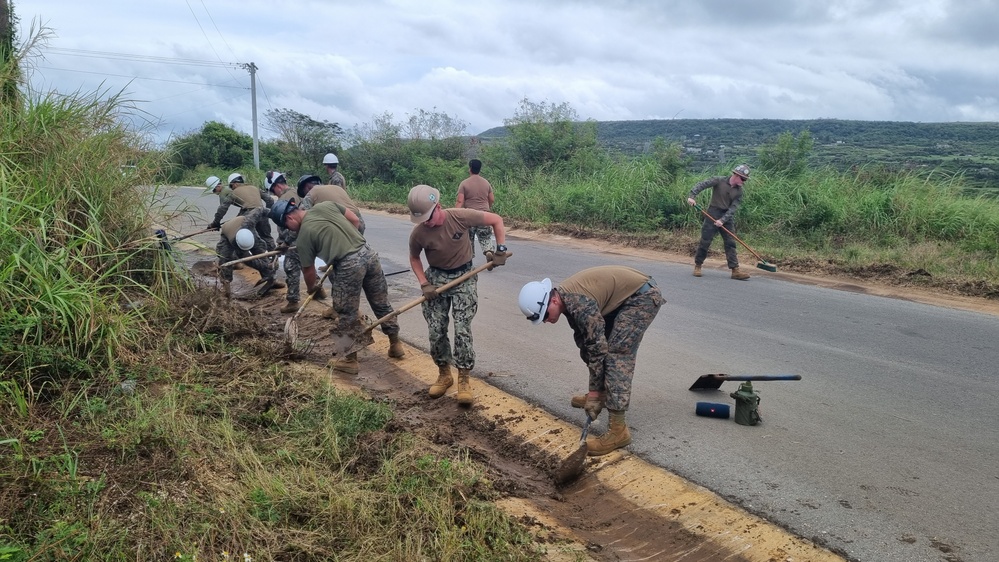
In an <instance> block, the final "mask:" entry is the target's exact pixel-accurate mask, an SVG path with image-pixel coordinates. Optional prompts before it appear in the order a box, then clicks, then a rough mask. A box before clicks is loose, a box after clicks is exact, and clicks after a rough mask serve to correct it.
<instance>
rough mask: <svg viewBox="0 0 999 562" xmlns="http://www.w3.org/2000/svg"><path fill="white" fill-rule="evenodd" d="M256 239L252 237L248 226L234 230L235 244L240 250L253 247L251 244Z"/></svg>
mask: <svg viewBox="0 0 999 562" xmlns="http://www.w3.org/2000/svg"><path fill="white" fill-rule="evenodd" d="M256 243H257V241H256V239H255V238H254V237H253V233H252V232H250V229H248V228H241V229H239V230H238V231H237V232H236V245H237V246H239V249H240V250H243V251H244V252H245V251H248V250H251V249H253V245H254V244H256Z"/></svg>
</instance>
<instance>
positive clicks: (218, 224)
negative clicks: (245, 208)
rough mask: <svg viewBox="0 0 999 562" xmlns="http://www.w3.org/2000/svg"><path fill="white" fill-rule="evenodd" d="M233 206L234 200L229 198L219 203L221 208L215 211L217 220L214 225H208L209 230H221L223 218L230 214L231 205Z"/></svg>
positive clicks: (213, 222)
mask: <svg viewBox="0 0 999 562" xmlns="http://www.w3.org/2000/svg"><path fill="white" fill-rule="evenodd" d="M231 204H232V200H231V199H229V198H228V197H226V198H225V199H222V201H221V202H220V203H219V208H218V209H216V210H215V220H213V221H212V224H210V225H208V228H214V229H219V228H221V227H222V217H224V216H225V214H226V213H228V212H229V205H231Z"/></svg>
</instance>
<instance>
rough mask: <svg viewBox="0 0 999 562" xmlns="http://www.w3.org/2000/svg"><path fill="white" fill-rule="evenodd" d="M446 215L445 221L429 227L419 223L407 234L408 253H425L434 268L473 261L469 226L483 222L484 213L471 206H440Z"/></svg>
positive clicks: (457, 265) (452, 266)
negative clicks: (466, 207)
mask: <svg viewBox="0 0 999 562" xmlns="http://www.w3.org/2000/svg"><path fill="white" fill-rule="evenodd" d="M438 212H443V213H445V214H446V215H447V217H446V218H445V219H444V224H442V225H440V226H434V227H430V226H427V225H426V224H418V225H416V226H414V227H413V232H411V233H410V235H409V255H410V256H412V257H414V258H419V257H420V252H423V253H425V254H426V255H427V263H428V264H430V267H436V268H437V269H456V268H459V267H461V266H463V265H465V264H467V263H468V262H470V261H472V244H471V243H470V242H469V241H468V229H469V227H472V226H485V225H486V216H485V215H484V214H482V211H476V210H474V209H441V210H440V211H438Z"/></svg>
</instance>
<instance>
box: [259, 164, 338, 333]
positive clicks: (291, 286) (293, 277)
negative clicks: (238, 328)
mask: <svg viewBox="0 0 999 562" xmlns="http://www.w3.org/2000/svg"><path fill="white" fill-rule="evenodd" d="M264 186H265V187H266V188H267V191H268V192H269V193H270V194H271V195H272V196H273V197H274V198H275V201H289V202H291V203H295V202H296V199H295V192H294V191H292V189H291V186H289V185H288V180H287V178H285V175H284V174H283V173H281V172H277V171H269V172H267V173H266V174H264ZM297 238H298V233H297V232H295V231H294V230H290V229H287V228H282V227H281V226H278V239H277V242H278V248H280V249H284V250H285V251H284V276H285V279H286V281H287V282H288V291H287V293H286V294H285V299H286V301H287V302H286V303H285V305H284V306H283V307H281V312H283V313H286V314H287V313H294V312H298V308H299V301H300V300H301V293H302V289H301V283H300V282H299V281H300V279H301V276H302V262H301V261H300V260H299V258H298V248H295V247H294V246H295V240H296V239H297ZM313 298H316V299H325V298H326V292H325V291H323V289H322V288H321V287H320V288H319V290H318V291H317V293H316V294H315V295H313Z"/></svg>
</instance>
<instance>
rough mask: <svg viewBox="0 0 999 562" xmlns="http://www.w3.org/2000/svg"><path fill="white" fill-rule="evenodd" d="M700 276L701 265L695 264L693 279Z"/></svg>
mask: <svg viewBox="0 0 999 562" xmlns="http://www.w3.org/2000/svg"><path fill="white" fill-rule="evenodd" d="M700 276H701V264H698V263H695V264H694V277H700Z"/></svg>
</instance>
